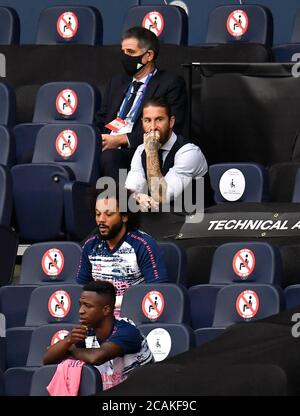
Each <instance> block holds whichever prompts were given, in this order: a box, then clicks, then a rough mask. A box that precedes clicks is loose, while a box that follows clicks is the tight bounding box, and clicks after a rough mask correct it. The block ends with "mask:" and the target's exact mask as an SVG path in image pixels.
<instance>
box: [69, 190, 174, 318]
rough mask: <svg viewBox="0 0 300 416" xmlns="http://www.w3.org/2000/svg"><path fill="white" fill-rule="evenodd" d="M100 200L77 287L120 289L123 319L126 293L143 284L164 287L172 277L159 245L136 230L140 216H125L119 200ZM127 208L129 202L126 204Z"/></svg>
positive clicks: (117, 303) (118, 295)
mask: <svg viewBox="0 0 300 416" xmlns="http://www.w3.org/2000/svg"><path fill="white" fill-rule="evenodd" d="M116 194H117V193H112V194H111V195H112V196H108V197H104V196H103V195H104V194H100V195H99V196H98V198H97V200H96V223H97V226H98V230H97V233H96V235H94V236H93V237H91V238H89V239H88V240H87V241H86V242H85V244H84V246H83V250H82V257H81V262H80V266H79V271H78V275H77V278H76V281H77V283H79V284H85V283H88V282H90V281H92V280H107V281H109V282H111V283H113V285H114V286H115V288H116V289H117V300H116V311H115V314H116V316H118V315H119V312H120V307H121V302H122V298H123V294H124V291H125V290H126V289H127V288H128V287H129V286H131V285H136V284H139V283H164V282H168V276H167V271H166V267H165V264H164V261H163V259H162V256H161V254H160V251H159V248H158V245H157V243H156V241H155V240H154V239H153V238H152V237H150V236H149V235H148V234H146V233H144V232H143V231H141V230H139V229H138V228H136V224H135V220H136V218H137V217H136V215H138V214H134V213H132V212H130V210H129V209H127V210H126V212H121V211H120V209H119V206H120V204H119V196H116ZM125 205H126V207H128V202H127V201H125Z"/></svg>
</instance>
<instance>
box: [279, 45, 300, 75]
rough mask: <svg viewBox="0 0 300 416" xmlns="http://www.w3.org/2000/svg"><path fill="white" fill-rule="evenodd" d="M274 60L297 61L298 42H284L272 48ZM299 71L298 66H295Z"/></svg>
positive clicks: (299, 47) (299, 54) (299, 49)
mask: <svg viewBox="0 0 300 416" xmlns="http://www.w3.org/2000/svg"><path fill="white" fill-rule="evenodd" d="M272 53H273V57H274V61H275V62H297V61H298V60H299V58H300V43H286V44H282V45H276V46H274V47H273V48H272ZM296 72H297V73H299V67H298V66H297V67H296Z"/></svg>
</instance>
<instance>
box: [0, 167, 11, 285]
mask: <svg viewBox="0 0 300 416" xmlns="http://www.w3.org/2000/svg"><path fill="white" fill-rule="evenodd" d="M12 191H13V185H12V176H11V173H10V171H9V169H8V167H6V166H1V165H0V225H7V226H9V225H10V222H11V216H12V208H13V192H12ZM0 281H1V278H0Z"/></svg>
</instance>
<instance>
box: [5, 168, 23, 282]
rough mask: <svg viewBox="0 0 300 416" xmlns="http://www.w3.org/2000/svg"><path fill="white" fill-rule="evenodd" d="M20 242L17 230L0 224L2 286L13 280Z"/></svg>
mask: <svg viewBox="0 0 300 416" xmlns="http://www.w3.org/2000/svg"><path fill="white" fill-rule="evenodd" d="M0 170H1V169H0ZM18 242H19V240H18V235H17V233H16V232H15V231H13V230H12V229H11V228H9V227H6V226H3V225H0V247H1V250H0V264H1V273H0V286H4V285H8V284H10V283H11V282H12V279H13V274H14V269H15V264H16V255H17V250H18Z"/></svg>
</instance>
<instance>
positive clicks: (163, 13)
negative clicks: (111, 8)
mask: <svg viewBox="0 0 300 416" xmlns="http://www.w3.org/2000/svg"><path fill="white" fill-rule="evenodd" d="M133 26H143V27H145V28H146V29H150V30H152V31H153V32H154V33H155V34H156V36H158V38H159V41H160V42H161V43H171V44H175V45H186V44H187V40H188V17H187V14H186V13H185V11H184V10H183V9H182V8H181V7H177V6H171V5H155V6H154V5H152V6H149V5H147V6H144V5H143V6H134V7H131V8H130V9H129V10H128V12H127V15H126V17H125V19H124V25H123V32H125V31H126V30H128V29H129V28H131V27H133Z"/></svg>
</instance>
